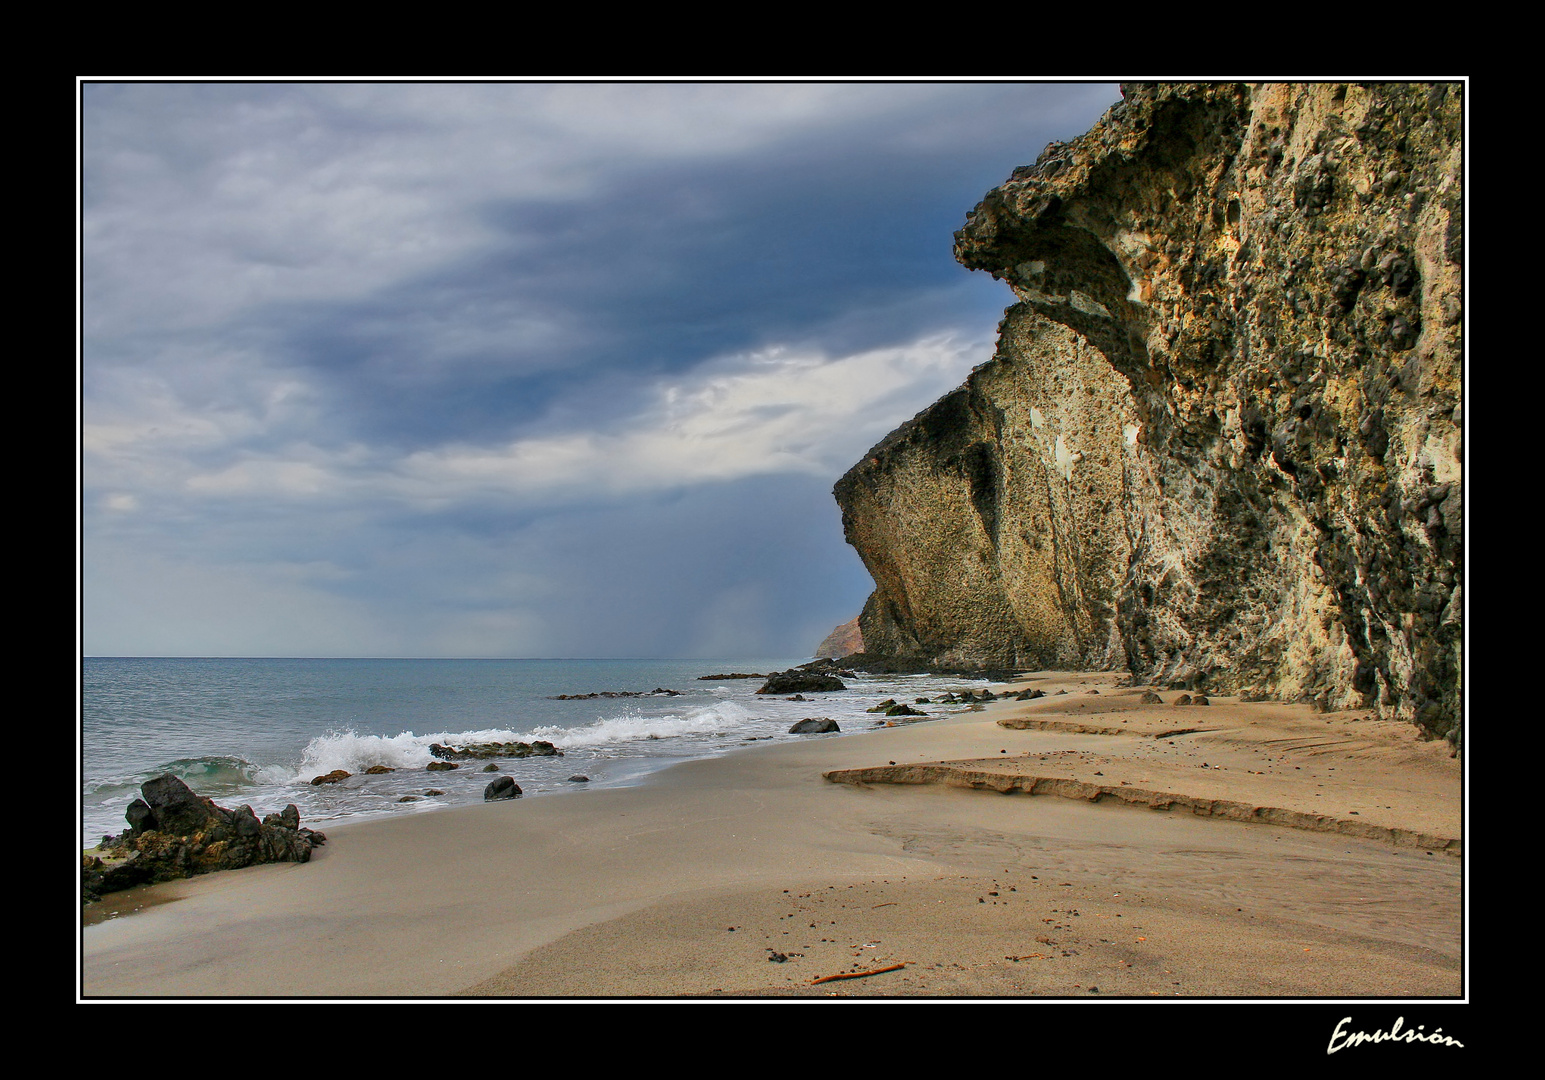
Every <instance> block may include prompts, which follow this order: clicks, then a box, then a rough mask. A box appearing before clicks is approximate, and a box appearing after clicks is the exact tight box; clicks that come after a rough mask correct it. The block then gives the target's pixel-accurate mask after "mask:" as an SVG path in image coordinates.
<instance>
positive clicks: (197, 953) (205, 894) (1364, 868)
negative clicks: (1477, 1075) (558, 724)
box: [81, 672, 1463, 998]
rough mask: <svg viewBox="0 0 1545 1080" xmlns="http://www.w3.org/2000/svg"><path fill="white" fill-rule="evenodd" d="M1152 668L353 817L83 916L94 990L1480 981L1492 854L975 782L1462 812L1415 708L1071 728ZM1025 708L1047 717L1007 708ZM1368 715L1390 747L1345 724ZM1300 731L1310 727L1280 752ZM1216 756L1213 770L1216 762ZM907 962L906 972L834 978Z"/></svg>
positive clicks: (921, 990) (1112, 710)
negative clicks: (560, 793) (852, 777)
mask: <svg viewBox="0 0 1545 1080" xmlns="http://www.w3.org/2000/svg"><path fill="white" fill-rule="evenodd" d="M1121 678H1122V676H1121V675H1120V674H1118V673H1093V674H1072V673H1062V672H1055V673H1054V672H1042V673H1033V674H1032V675H1030V676H1027V677H1026V678H1024V679H1021V680H1019V681H1018V682H1016V683H1015V685H1016V686H1020V685H1030V686H1039V687H1042V688H1046V689H1047V690H1048V692H1049V693H1053V694H1054V693H1055V691H1056V690H1057V689H1068V690H1069V691H1070V694H1069V696H1066V697H1062V696H1058V697H1056V698H1042V699H1038V700H1037V701H1034V702H1013V701H1006V700H1000V701H997V702H993V703H989V704H987V705H985V706H984V707H982V708H981V709H980V710H973V711H971V712H969V713H963V714H958V715H956V716H952V717H947V718H941V719H939V720H934V721H928V722H923V723H915V724H908V725H903V726H898V727H894V728H883V729H876V730H874V731H871V732H863V733H857V734H851V735H843V736H840V737H837V738H825V739H823V738H820V737H812V738H811V739H810V741H808V742H802V743H797V744H784V745H778V746H753V747H748V748H746V749H745V750H739V751H735V752H732V753H730V754H727V755H724V756H721V757H717V758H710V759H705V760H698V761H691V762H685V763H681V764H678V765H674V766H672V767H670V768H668V769H665V770H662V771H660V772H658V773H655V774H653V775H652V776H650V777H649V778H648V779H647V780H646V781H645V782H644V783H642V784H639V785H637V786H634V787H628V788H619V789H612V790H600V791H585V792H574V793H571V794H569V795H568V796H567V797H565V798H562V799H546V798H533V799H523V800H517V801H515V802H512V803H503V804H498V803H496V804H487V805H484V806H471V807H464V808H456V809H446V810H440V811H436V812H434V813H431V814H422V815H416V816H414V817H411V818H406V819H394V820H387V821H362V822H358V823H344V824H342V825H336V826H333V827H330V828H329V830H328V832H329V843H328V845H327V846H326V847H324V848H322V849H320V850H319V851H318V852H317V853H316V855H315V856H314V857H313V860H312V861H311V862H310V863H308V864H302V865H297V864H282V865H269V866H260V867H253V868H249V869H247V870H240V871H227V872H224V873H219V874H213V875H207V876H203V877H197V878H192V879H186V880H182V881H177V882H170V883H166V884H164V885H156V886H150V887H148V888H147V889H145V890H141V891H140V892H142V894H143V895H142V896H140V897H136V898H134V899H133V901H132V902H133V903H141V904H144V905H145V906H143V908H142V909H141V910H138V911H136V913H134V914H132V915H128V916H125V917H122V918H112V919H108V920H107V921H105V922H100V923H97V924H96V925H94V926H90V927H86V928H84V929H83V931H82V968H81V979H82V991H83V993H84V995H85V996H86V997H88V998H98V997H115V996H127V997H218V996H243V997H246V996H258V997H261V996H279V997H286V996H312V997H355V996H365V997H373V996H390V997H399V996H400V997H429V998H444V997H452V996H462V995H473V996H476V995H500V996H519V997H527V998H546V997H582V998H606V997H629V996H641V997H670V998H676V997H696V996H744V997H786V996H808V997H828V996H839V997H848V996H874V995H878V996H892V995H898V996H910V995H924V996H932V995H944V996H1052V997H1088V996H1091V995H1098V996H1102V997H1116V996H1119V997H1126V998H1138V997H1150V996H1155V995H1162V996H1175V995H1181V996H1239V997H1277V996H1299V997H1337V996H1346V995H1367V996H1392V997H1393V996H1402V997H1407V996H1420V997H1455V996H1457V995H1459V994H1461V993H1462V986H1463V978H1462V976H1463V957H1462V954H1461V940H1462V931H1461V923H1460V914H1461V911H1460V906H1461V894H1462V888H1463V880H1462V859H1459V858H1453V857H1450V858H1445V857H1443V856H1442V854H1441V852H1440V853H1438V854H1435V855H1428V854H1427V850H1429V849H1425V848H1418V847H1412V846H1408V845H1401V844H1396V843H1390V842H1385V841H1381V840H1375V839H1366V838H1360V837H1352V836H1347V835H1344V834H1338V833H1317V832H1313V831H1306V830H1303V829H1292V828H1284V827H1281V826H1278V825H1270V824H1262V823H1258V822H1252V823H1246V822H1236V821H1226V820H1212V819H1210V818H1209V817H1202V816H1197V815H1195V814H1192V813H1185V812H1183V811H1182V812H1175V811H1172V812H1170V813H1161V812H1155V811H1154V810H1151V809H1148V808H1146V807H1142V806H1130V805H1109V804H1106V803H1101V804H1099V805H1095V804H1092V803H1090V802H1089V801H1088V799H1087V797H1085V798H1081V799H1067V798H1057V799H1047V798H1044V797H1026V796H1024V795H1017V796H1014V795H1004V794H1000V793H998V792H995V791H991V790H971V789H970V787H969V786H968V787H960V786H954V785H955V784H956V783H957V782H963V783H965V784H970V783H971V782H972V780H973V777H974V779H975V780H977V781H980V780H982V779H983V778H984V777H985V776H989V775H997V776H1004V775H1007V774H1008V773H1011V772H1015V771H1020V772H1023V771H1024V770H1025V769H1026V767H1027V766H1026V765H1025V764H1024V763H1026V762H1031V761H1033V763H1034V768H1033V769H1032V770H1030V771H1032V772H1033V773H1034V774H1035V775H1053V774H1055V775H1056V776H1059V777H1062V778H1065V779H1073V780H1078V779H1079V777H1081V776H1082V775H1083V772H1087V773H1089V774H1090V777H1091V778H1092V777H1093V775H1094V774H1095V773H1099V774H1101V777H1100V779H1099V780H1092V779H1091V780H1087V781H1081V782H1092V783H1095V784H1097V785H1099V786H1110V787H1119V786H1121V785H1120V783H1119V780H1120V779H1124V778H1125V777H1126V773H1125V772H1123V771H1122V770H1129V771H1130V770H1138V771H1147V772H1152V771H1154V770H1155V769H1157V768H1159V767H1163V768H1167V769H1170V774H1171V775H1173V776H1177V777H1185V776H1187V775H1191V774H1194V776H1195V784H1193V785H1191V786H1205V785H1212V786H1213V788H1216V789H1218V790H1221V791H1222V792H1223V793H1225V794H1231V795H1232V796H1233V797H1235V798H1236V799H1239V800H1240V801H1244V802H1249V801H1251V796H1253V795H1254V794H1256V793H1257V790H1256V788H1257V787H1258V786H1259V785H1261V784H1268V783H1270V784H1278V785H1279V786H1280V785H1281V784H1282V783H1284V782H1286V780H1287V779H1291V780H1294V781H1296V780H1299V779H1300V778H1301V774H1302V772H1303V771H1304V763H1309V764H1310V766H1311V771H1312V772H1313V773H1314V774H1315V776H1316V777H1317V779H1315V780H1312V781H1309V782H1310V783H1315V784H1319V785H1320V788H1319V794H1318V795H1317V796H1316V795H1314V794H1313V793H1310V794H1309V795H1308V796H1306V797H1308V798H1311V799H1313V798H1317V799H1318V800H1319V801H1324V799H1325V797H1326V796H1327V795H1334V796H1336V797H1337V799H1338V800H1339V801H1345V797H1351V796H1353V795H1356V794H1357V793H1358V792H1359V791H1360V790H1364V789H1365V788H1366V785H1367V782H1368V780H1369V778H1370V777H1374V778H1377V779H1378V780H1379V783H1380V784H1382V785H1383V786H1382V787H1380V788H1379V789H1378V790H1379V791H1380V792H1382V793H1383V795H1381V799H1382V800H1383V801H1382V802H1381V804H1380V807H1381V809H1380V813H1381V814H1383V815H1384V818H1382V819H1380V820H1379V822H1377V824H1380V825H1391V824H1392V827H1396V828H1407V829H1408V830H1409V831H1411V832H1413V833H1421V834H1425V835H1433V836H1442V835H1444V831H1443V830H1442V829H1441V828H1436V827H1433V826H1432V822H1431V821H1430V820H1429V818H1430V816H1431V814H1430V811H1431V809H1432V807H1431V805H1430V804H1431V802H1432V799H1433V796H1434V794H1436V795H1438V796H1440V797H1443V796H1446V797H1447V800H1448V801H1447V802H1446V803H1445V807H1446V808H1445V809H1444V810H1443V813H1445V814H1447V813H1449V812H1450V811H1451V812H1452V819H1453V820H1454V821H1456V822H1457V815H1458V809H1459V787H1460V784H1459V780H1460V768H1459V763H1458V762H1457V761H1450V760H1447V759H1446V754H1445V755H1444V758H1443V760H1440V759H1439V757H1438V754H1439V753H1440V752H1441V751H1440V750H1439V748H1437V747H1436V746H1435V745H1434V744H1421V743H1417V742H1416V741H1415V739H1414V729H1413V731H1412V738H1411V739H1410V740H1409V745H1407V742H1406V741H1403V740H1402V739H1401V738H1400V735H1401V732H1400V731H1399V730H1398V729H1393V728H1392V729H1390V731H1389V732H1388V733H1384V732H1380V731H1376V730H1375V728H1377V727H1379V725H1380V723H1381V722H1369V721H1353V720H1351V719H1350V717H1351V716H1356V715H1362V714H1361V713H1358V712H1356V711H1353V713H1351V714H1314V713H1312V712H1310V711H1309V709H1308V707H1307V706H1287V705H1266V704H1257V705H1249V706H1245V705H1243V704H1241V703H1236V702H1232V701H1229V700H1226V699H1217V702H1218V703H1217V704H1214V705H1212V706H1209V707H1206V708H1203V707H1200V706H1192V707H1189V709H1178V708H1177V709H1174V710H1173V711H1164V710H1161V712H1162V713H1163V715H1158V714H1155V716H1154V724H1155V725H1157V724H1158V723H1159V722H1160V721H1162V722H1163V723H1166V724H1169V726H1170V729H1173V728H1174V727H1175V725H1174V724H1173V723H1172V722H1171V721H1173V719H1174V717H1175V715H1176V714H1179V715H1181V716H1182V717H1183V718H1185V719H1186V720H1187V721H1189V722H1194V721H1195V720H1196V719H1198V718H1204V719H1206V720H1207V722H1208V723H1207V725H1205V726H1208V727H1212V728H1213V729H1214V730H1212V731H1209V732H1206V733H1192V734H1188V735H1185V736H1182V737H1176V736H1173V735H1172V736H1171V737H1169V738H1163V739H1158V738H1154V737H1153V736H1152V735H1151V734H1150V735H1146V736H1145V735H1142V734H1138V735H1131V734H1121V735H1102V734H1095V733H1090V732H1088V731H1083V732H1078V731H1070V730H1057V729H1056V728H1055V727H1053V728H1048V727H1047V726H1046V723H1047V722H1051V723H1054V724H1055V723H1068V724H1074V725H1079V724H1081V725H1084V726H1101V725H1103V726H1108V727H1112V728H1114V729H1118V730H1119V729H1120V727H1122V726H1123V721H1125V725H1124V726H1126V727H1127V728H1131V727H1132V725H1133V723H1134V722H1136V721H1139V720H1142V719H1143V718H1144V716H1146V715H1147V714H1146V713H1143V712H1142V711H1141V710H1137V709H1134V708H1131V707H1130V706H1132V705H1135V703H1136V698H1135V697H1133V696H1132V695H1135V694H1140V693H1141V689H1137V690H1132V691H1130V692H1128V691H1125V690H1122V689H1118V688H1117V687H1116V683H1117V681H1118V680H1120V679H1121ZM1091 689H1099V690H1100V695H1099V697H1098V698H1096V697H1095V696H1093V695H1090V694H1089V693H1088V691H1089V690H1091ZM1166 696H1172V695H1166ZM1154 708H1158V707H1154ZM1059 709H1061V710H1063V713H1062V717H1061V719H1060V720H1059V719H1058V717H1057V716H1056V715H1055V714H1056V711H1057V710H1059ZM1075 713H1076V715H1075ZM1203 714H1205V716H1203ZM1231 717H1232V718H1233V721H1232V722H1230V718H1231ZM1016 718H1017V719H1020V720H1025V719H1029V720H1033V721H1040V723H1039V724H1037V725H1035V726H1028V727H1018V728H1016V727H1010V726H1005V725H1003V724H1000V723H999V721H1000V720H1009V721H1011V722H1013V721H1014V720H1015V719H1016ZM1327 718H1328V719H1329V720H1330V723H1329V724H1327ZM1252 720H1254V723H1252V722H1251V721H1252ZM1263 720H1265V721H1269V723H1266V724H1264V725H1263V723H1262V721H1263ZM1145 722H1146V721H1145ZM1347 724H1351V725H1354V727H1355V729H1356V730H1357V731H1358V732H1359V733H1360V737H1359V738H1357V739H1350V738H1343V736H1342V728H1343V726H1345V725H1347ZM1338 725H1340V726H1338ZM1370 725H1372V726H1370ZM1327 727H1329V728H1330V729H1331V732H1332V735H1333V738H1331V739H1330V740H1329V741H1327V737H1326V735H1325V732H1324V729H1326V728H1327ZM1405 727H1409V725H1405ZM1225 728H1226V729H1227V730H1224V729H1225ZM1314 728H1318V729H1319V730H1312V729H1314ZM1278 729H1282V730H1286V731H1287V732H1288V734H1287V735H1285V736H1284V735H1282V734H1281V733H1280V732H1279V730H1278ZM1294 732H1297V734H1296V735H1295V734H1294ZM1385 734H1388V735H1389V736H1390V737H1389V738H1384V735H1385ZM1252 735H1261V737H1260V738H1256V739H1254V740H1253V741H1252V739H1251V738H1250V736H1252ZM1376 735H1377V736H1379V738H1371V737H1372V736H1376ZM1283 738H1287V739H1289V740H1295V739H1296V740H1297V743H1296V745H1297V747H1298V748H1297V749H1294V750H1287V749H1283V747H1285V746H1287V745H1289V744H1286V743H1281V742H1274V741H1272V740H1279V739H1283ZM1365 743H1367V744H1370V745H1367V746H1365V745H1363V744H1365ZM1263 747H1265V748H1269V749H1270V750H1271V752H1272V753H1273V754H1276V755H1278V756H1281V757H1283V758H1284V760H1283V761H1282V762H1272V763H1271V764H1270V765H1269V766H1267V767H1266V768H1262V769H1261V770H1260V771H1261V772H1262V773H1263V775H1262V776H1257V775H1256V768H1254V767H1252V768H1249V769H1245V768H1235V767H1233V763H1234V762H1235V761H1237V762H1239V763H1240V764H1242V763H1243V762H1245V761H1246V760H1249V761H1250V762H1252V763H1253V764H1257V765H1258V764H1259V762H1258V760H1257V758H1258V756H1259V755H1261V754H1262V753H1264V752H1265V751H1264V750H1263ZM1003 751H1006V753H1003ZM1199 752H1202V753H1204V757H1205V760H1206V762H1207V766H1208V767H1207V768H1206V769H1203V768H1200V767H1197V765H1195V764H1186V763H1185V762H1186V761H1187V758H1186V755H1190V754H1195V753H1199ZM1161 754H1168V755H1169V756H1170V757H1172V758H1176V759H1177V760H1174V761H1169V760H1160V757H1159V755H1161ZM1226 755H1233V756H1232V757H1228V756H1226ZM1250 755H1257V757H1251V756H1250ZM1215 758H1216V759H1217V760H1214V759H1215ZM1289 758H1291V761H1289V760H1287V759H1289ZM1009 759H1013V760H1012V761H1011V760H1009ZM892 763H894V764H892ZM940 763H950V764H949V766H947V767H944V768H943V771H942V772H939V774H938V776H937V778H936V779H937V781H938V782H934V783H928V784H924V785H915V784H906V785H901V784H896V783H874V782H866V783H862V784H853V783H838V782H833V780H831V779H827V778H826V776H825V774H832V773H841V772H843V771H844V770H849V771H851V770H878V771H879V774H885V773H890V774H891V775H896V773H895V772H894V771H893V770H905V769H909V768H910V769H913V770H917V769H919V768H920V767H924V766H928V767H938V766H939V764H940ZM1053 763H1055V767H1053ZM1216 765H1222V766H1224V767H1223V768H1222V769H1218V768H1214V767H1213V766H1216ZM1182 769H1189V770H1190V772H1189V773H1185V772H1181V771H1180V770H1182ZM962 770H965V772H971V773H973V776H972V777H968V776H965V775H964V773H963V772H962ZM923 771H927V770H923ZM1269 771H1271V772H1275V773H1283V772H1287V773H1292V772H1297V773H1299V774H1300V776H1295V777H1290V778H1285V777H1283V776H1281V775H1264V774H1267V773H1268V772H1269ZM879 774H876V778H881V777H880V775H879ZM1118 774H1119V775H1118ZM1134 779H1135V773H1134ZM1252 785H1255V786H1254V787H1252ZM1360 785H1361V786H1360ZM1150 786H1153V785H1150ZM1161 786H1162V787H1164V789H1165V790H1169V789H1170V788H1173V787H1175V786H1176V785H1175V784H1166V785H1161ZM1210 791H1212V789H1211V788H1209V792H1210ZM1201 794H1202V795H1206V797H1208V798H1211V799H1216V798H1219V797H1221V796H1220V795H1218V794H1209V793H1208V792H1201ZM1354 809H1356V807H1354ZM1424 815H1427V816H1425V817H1424ZM1441 816H1442V815H1440V817H1441ZM1370 822H1371V823H1372V822H1373V818H1372V817H1370ZM1440 824H1441V822H1440ZM1433 850H1436V849H1433ZM106 902H107V903H111V902H112V900H111V898H110V899H109V900H108V901H106ZM152 902H153V903H152ZM1075 911H1076V912H1077V913H1076V914H1073V913H1072V912H1075ZM821 915H825V916H827V917H826V918H821V917H820V916H821ZM821 924H824V925H821ZM731 927H734V929H730V928H731ZM1113 928H1119V932H1117V931H1116V930H1115V929H1113ZM1137 928H1140V930H1141V932H1138V929H1137ZM1042 939H1045V940H1044V941H1043V940H1042ZM778 956H782V957H783V959H782V960H779V959H777V957H778ZM895 964H902V965H905V966H903V967H901V968H891V970H889V971H886V972H882V973H879V974H875V975H871V976H868V977H864V978H851V979H841V980H836V981H829V982H821V983H817V982H815V981H814V980H816V979H823V978H827V977H829V976H832V975H841V974H850V973H852V972H854V971H878V969H881V968H887V967H889V966H891V965H895ZM1095 988H1098V989H1095Z"/></svg>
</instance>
